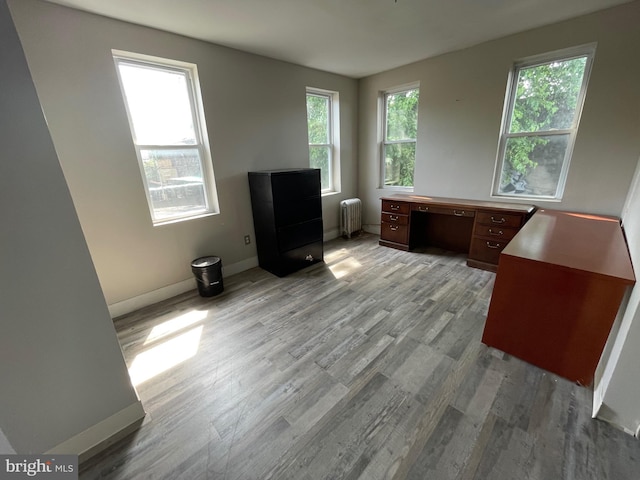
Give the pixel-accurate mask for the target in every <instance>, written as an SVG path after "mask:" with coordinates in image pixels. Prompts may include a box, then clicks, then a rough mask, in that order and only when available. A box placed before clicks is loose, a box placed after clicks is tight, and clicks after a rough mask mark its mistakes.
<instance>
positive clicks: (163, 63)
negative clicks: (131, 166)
mask: <svg viewBox="0 0 640 480" xmlns="http://www.w3.org/2000/svg"><path fill="white" fill-rule="evenodd" d="M111 52H112V55H113V60H114V63H115V67H116V74H117V77H118V83H119V85H120V91H121V93H122V99H123V102H124V107H125V109H126V112H127V119H128V120H129V127H130V129H131V138H132V141H133V146H134V149H135V151H136V156H137V159H138V167H139V168H140V175H141V177H142V182H143V184H144V191H145V195H146V198H147V205H148V207H149V214H150V215H151V220H152V222H153V225H154V226H160V225H167V224H172V223H177V222H182V221H186V220H192V219H197V218H202V217H206V216H210V215H216V214H219V213H220V209H219V204H218V194H217V190H216V183H215V176H214V172H213V161H212V155H211V147H210V144H209V137H208V134H207V125H206V120H205V116H204V107H203V103H202V93H201V91H200V80H199V77H198V67H197V65H196V64H194V63H188V62H182V61H178V60H170V59H166V58H160V57H154V56H151V55H144V54H140V53H134V52H127V51H123V50H115V49H114V50H112V51H111ZM120 63H131V64H138V65H147V66H149V67H152V68H158V69H161V70H174V71H180V72H184V73H186V75H187V78H188V79H189V82H188V83H189V101H190V103H191V112H192V115H193V125H194V130H195V136H196V141H197V144H196V145H146V144H139V143H137V141H136V139H135V133H134V130H133V122H132V119H131V112H130V111H129V105H128V102H127V101H126V100H125V90H124V85H123V84H122V79H121V77H120V71H119V69H118V65H119V64H120ZM187 148H188V149H193V148H197V149H198V152H199V154H200V161H201V168H202V175H203V183H204V187H203V188H204V193H205V203H206V207H205V209H204V210H202V211H198V212H194V213H188V214H185V215H176V216H172V217H170V218H163V219H156V216H155V212H154V209H153V202H152V200H151V193H150V191H149V185H148V183H147V176H146V174H145V171H144V164H143V162H142V155H141V151H142V150H145V149H153V150H163V149H167V150H180V149H187Z"/></svg>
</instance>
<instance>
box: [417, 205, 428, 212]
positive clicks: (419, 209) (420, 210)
mask: <svg viewBox="0 0 640 480" xmlns="http://www.w3.org/2000/svg"><path fill="white" fill-rule="evenodd" d="M418 211H419V212H428V211H429V207H421V206H418Z"/></svg>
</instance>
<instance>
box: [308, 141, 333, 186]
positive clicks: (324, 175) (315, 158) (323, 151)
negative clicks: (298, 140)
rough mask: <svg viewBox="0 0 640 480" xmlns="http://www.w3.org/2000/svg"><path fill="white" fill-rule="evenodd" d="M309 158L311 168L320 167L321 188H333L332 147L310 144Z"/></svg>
mask: <svg viewBox="0 0 640 480" xmlns="http://www.w3.org/2000/svg"><path fill="white" fill-rule="evenodd" d="M309 158H310V162H309V164H310V165H311V168H319V169H320V188H321V189H322V190H329V189H330V188H331V170H330V165H331V147H328V146H309Z"/></svg>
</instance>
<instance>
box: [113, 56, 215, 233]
mask: <svg viewBox="0 0 640 480" xmlns="http://www.w3.org/2000/svg"><path fill="white" fill-rule="evenodd" d="M114 60H115V63H116V67H117V68H116V70H117V72H118V76H119V79H120V86H121V88H122V93H123V96H124V100H125V105H126V108H127V114H128V116H129V126H130V127H131V135H132V137H133V143H134V145H135V149H136V153H137V156H138V163H139V166H140V171H141V173H142V179H143V182H144V186H145V190H146V194H147V200H148V202H149V210H150V212H151V218H152V220H153V224H154V225H159V224H163V223H169V222H174V221H177V220H185V219H188V218H194V217H200V216H202V215H206V214H211V213H217V212H218V211H217V198H216V194H215V184H214V178H213V167H212V162H211V155H210V152H209V142H208V139H207V134H206V128H205V123H204V115H203V113H202V112H203V110H202V105H201V101H200V91H199V84H198V80H197V70H196V66H195V65H193V64H186V63H179V62H174V61H170V60H163V59H158V58H151V57H146V56H145V57H143V56H139V55H135V54H125V53H116V52H114Z"/></svg>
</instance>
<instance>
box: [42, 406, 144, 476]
mask: <svg viewBox="0 0 640 480" xmlns="http://www.w3.org/2000/svg"><path fill="white" fill-rule="evenodd" d="M145 415H146V414H145V411H144V409H143V408H142V403H141V402H140V401H139V400H138V401H137V402H135V403H132V404H131V405H129V406H128V407H126V408H123V409H122V410H120V411H119V412H117V413H115V414H113V415H111V416H110V417H108V418H106V419H104V420H102V421H101V422H98V423H96V424H95V425H93V426H92V427H89V428H88V429H86V430H85V431H83V432H80V433H79V434H77V435H74V436H73V437H71V438H70V439H68V440H66V441H64V442H62V443H60V444H59V445H56V446H55V447H53V448H52V449H51V450H49V451H48V452H45V453H46V454H69V455H78V463H82V462H84V461H85V460H87V459H88V458H90V457H92V456H93V455H95V454H97V453H99V452H101V451H102V450H104V449H106V448H107V447H109V446H110V445H113V444H114V443H115V442H117V441H118V440H121V439H123V438H124V437H126V436H127V435H129V434H130V433H133V432H134V431H135V430H137V429H138V428H139V427H140V425H141V424H142V421H143V420H144V417H145Z"/></svg>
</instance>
